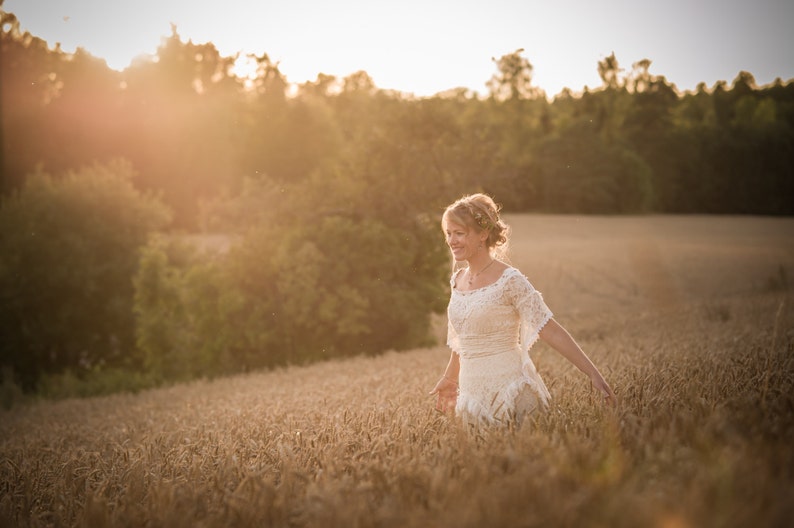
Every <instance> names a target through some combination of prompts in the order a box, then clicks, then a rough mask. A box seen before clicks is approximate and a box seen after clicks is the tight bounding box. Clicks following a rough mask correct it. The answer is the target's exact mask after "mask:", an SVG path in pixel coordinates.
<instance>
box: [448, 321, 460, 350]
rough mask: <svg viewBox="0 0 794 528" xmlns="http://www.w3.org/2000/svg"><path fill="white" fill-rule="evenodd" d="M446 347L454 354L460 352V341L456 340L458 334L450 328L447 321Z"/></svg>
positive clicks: (450, 325)
mask: <svg viewBox="0 0 794 528" xmlns="http://www.w3.org/2000/svg"><path fill="white" fill-rule="evenodd" d="M447 346H448V347H449V348H451V349H452V350H453V351H454V352H459V351H460V339H459V338H458V333H457V332H456V331H455V328H454V327H453V326H452V321H449V320H447Z"/></svg>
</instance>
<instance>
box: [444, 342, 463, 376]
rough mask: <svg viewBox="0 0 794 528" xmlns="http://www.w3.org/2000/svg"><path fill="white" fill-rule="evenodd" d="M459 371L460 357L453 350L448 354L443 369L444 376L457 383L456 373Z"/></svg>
mask: <svg viewBox="0 0 794 528" xmlns="http://www.w3.org/2000/svg"><path fill="white" fill-rule="evenodd" d="M459 373H460V358H459V357H458V353H457V352H455V351H454V350H453V351H452V352H451V353H450V355H449V363H447V368H446V369H445V370H444V377H445V378H447V379H450V380H452V381H454V382H456V383H457V381H458V374H459Z"/></svg>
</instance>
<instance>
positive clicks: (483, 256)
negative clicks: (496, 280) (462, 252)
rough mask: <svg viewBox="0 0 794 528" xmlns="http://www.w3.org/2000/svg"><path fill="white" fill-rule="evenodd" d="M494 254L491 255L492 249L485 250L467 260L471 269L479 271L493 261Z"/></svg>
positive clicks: (475, 271)
mask: <svg viewBox="0 0 794 528" xmlns="http://www.w3.org/2000/svg"><path fill="white" fill-rule="evenodd" d="M493 259H494V258H493V256H492V255H491V252H490V251H483V252H481V253H478V254H477V255H474V256H473V257H472V258H470V259H468V260H467V261H466V262H468V264H469V270H470V271H472V272H474V273H477V272H478V271H480V270H481V269H483V268H484V267H485V266H487V265H488V264H490V263H491V262H492V261H493Z"/></svg>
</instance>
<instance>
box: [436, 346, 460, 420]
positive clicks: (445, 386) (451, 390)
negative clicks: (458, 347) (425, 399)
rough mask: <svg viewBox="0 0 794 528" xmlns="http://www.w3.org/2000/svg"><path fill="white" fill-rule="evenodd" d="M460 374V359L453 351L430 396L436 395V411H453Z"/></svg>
mask: <svg viewBox="0 0 794 528" xmlns="http://www.w3.org/2000/svg"><path fill="white" fill-rule="evenodd" d="M459 373H460V358H459V357H458V353H457V352H455V351H454V350H453V351H452V353H451V354H450V356H449V362H448V363H447V368H446V369H445V370H444V375H443V376H441V379H440V380H438V383H436V386H435V387H433V390H432V391H430V395H431V396H432V395H433V394H438V400H437V401H436V410H438V411H441V412H446V411H448V410H453V409H454V408H455V404H456V403H457V400H458V374H459Z"/></svg>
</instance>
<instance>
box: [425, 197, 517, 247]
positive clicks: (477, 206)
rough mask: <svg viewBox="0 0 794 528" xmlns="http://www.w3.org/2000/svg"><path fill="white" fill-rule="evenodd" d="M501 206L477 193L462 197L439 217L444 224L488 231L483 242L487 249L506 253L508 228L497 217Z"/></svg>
mask: <svg viewBox="0 0 794 528" xmlns="http://www.w3.org/2000/svg"><path fill="white" fill-rule="evenodd" d="M500 210H501V206H499V205H497V204H496V202H494V201H493V198H491V197H490V196H488V195H486V194H482V193H477V194H470V195H468V196H464V197H463V198H460V199H459V200H456V201H455V202H454V203H453V204H451V205H449V206H448V207H447V208H446V210H445V211H444V215H443V216H442V217H441V223H442V225H443V224H444V222H446V221H449V222H454V223H456V224H460V225H462V226H466V227H467V228H469V229H474V230H475V231H477V232H482V231H488V239H487V240H486V241H485V243H486V245H487V246H488V249H492V248H497V247H498V248H499V253H502V254H506V253H507V242H508V234H509V232H510V227H509V226H508V225H507V224H505V223H504V222H503V221H502V219H501V218H500V217H499V211H500Z"/></svg>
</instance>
